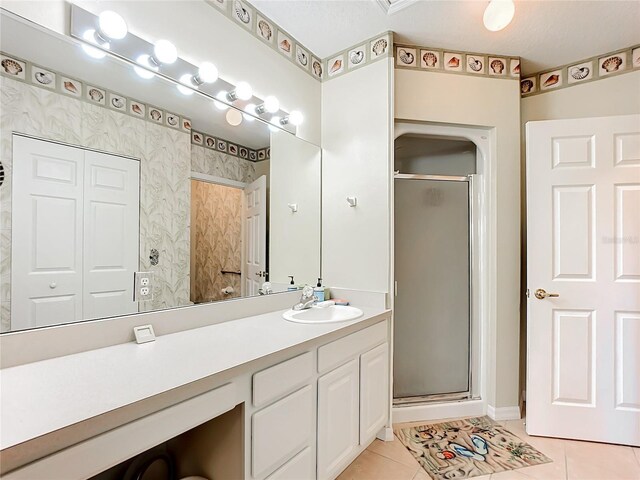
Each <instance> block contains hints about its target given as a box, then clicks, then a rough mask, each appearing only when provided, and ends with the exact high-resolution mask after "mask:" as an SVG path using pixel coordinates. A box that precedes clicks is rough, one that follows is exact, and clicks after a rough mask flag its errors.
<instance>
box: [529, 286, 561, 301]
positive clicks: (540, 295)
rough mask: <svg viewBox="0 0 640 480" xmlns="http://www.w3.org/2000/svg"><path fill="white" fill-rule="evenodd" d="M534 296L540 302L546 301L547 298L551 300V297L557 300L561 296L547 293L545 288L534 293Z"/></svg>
mask: <svg viewBox="0 0 640 480" xmlns="http://www.w3.org/2000/svg"><path fill="white" fill-rule="evenodd" d="M534 295H535V296H536V298H537V299H538V300H544V299H545V298H551V297H553V298H555V297H559V296H560V294H559V293H547V291H546V290H545V289H544V288H539V289H537V290H536V291H535V292H534Z"/></svg>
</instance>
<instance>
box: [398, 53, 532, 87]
mask: <svg viewBox="0 0 640 480" xmlns="http://www.w3.org/2000/svg"><path fill="white" fill-rule="evenodd" d="M393 47H394V51H395V68H398V69H410V70H421V71H425V72H429V71H432V72H440V73H454V74H457V75H474V76H484V77H490V78H501V79H505V80H517V79H519V78H520V57H512V56H505V55H493V54H489V53H472V52H462V51H458V50H447V49H443V48H430V47H423V46H417V45H403V44H395V45H394V46H393Z"/></svg>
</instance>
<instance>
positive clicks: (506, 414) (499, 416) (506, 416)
mask: <svg viewBox="0 0 640 480" xmlns="http://www.w3.org/2000/svg"><path fill="white" fill-rule="evenodd" d="M487 415H489V417H490V418H491V419H492V420H495V421H497V422H500V421H502V420H519V419H520V407H519V406H517V405H514V406H512V407H497V408H496V407H494V406H493V405H487Z"/></svg>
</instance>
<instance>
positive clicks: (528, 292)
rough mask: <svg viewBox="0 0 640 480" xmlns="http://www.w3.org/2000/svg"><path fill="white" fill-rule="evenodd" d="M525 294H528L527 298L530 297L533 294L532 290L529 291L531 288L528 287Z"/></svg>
mask: <svg viewBox="0 0 640 480" xmlns="http://www.w3.org/2000/svg"><path fill="white" fill-rule="evenodd" d="M524 294H525V295H526V296H527V298H529V296H530V295H531V292H530V291H529V289H528V288H527V291H526V292H525V293H524Z"/></svg>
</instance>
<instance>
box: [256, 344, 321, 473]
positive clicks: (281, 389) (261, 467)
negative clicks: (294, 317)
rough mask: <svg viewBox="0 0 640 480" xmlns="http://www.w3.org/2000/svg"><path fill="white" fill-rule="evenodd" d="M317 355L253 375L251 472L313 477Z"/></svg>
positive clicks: (309, 355)
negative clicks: (312, 450) (315, 364)
mask: <svg viewBox="0 0 640 480" xmlns="http://www.w3.org/2000/svg"><path fill="white" fill-rule="evenodd" d="M314 375H315V368H314V357H313V354H312V353H311V352H306V353H303V354H301V355H298V356H296V357H294V358H291V359H289V360H286V361H284V362H282V363H279V364H277V365H274V366H272V367H269V368H267V369H265V370H262V371H260V372H258V373H256V374H255V375H253V382H252V383H253V385H252V386H253V388H252V391H253V393H252V397H253V402H252V403H253V405H254V407H257V409H256V410H255V411H254V413H253V414H252V415H251V476H252V478H254V479H264V478H267V477H268V478H269V479H281V480H287V479H290V480H303V479H308V478H312V477H313V470H314V469H313V462H314V458H315V455H312V454H311V453H312V452H311V449H312V447H314V446H315V441H314V437H315V426H316V411H315V407H316V401H315V396H316V389H315V385H314V384H315V381H314V380H315V377H314ZM304 472H306V474H304Z"/></svg>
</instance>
